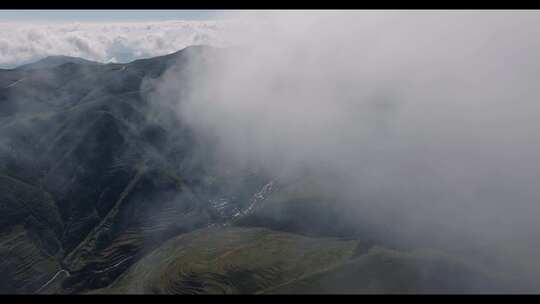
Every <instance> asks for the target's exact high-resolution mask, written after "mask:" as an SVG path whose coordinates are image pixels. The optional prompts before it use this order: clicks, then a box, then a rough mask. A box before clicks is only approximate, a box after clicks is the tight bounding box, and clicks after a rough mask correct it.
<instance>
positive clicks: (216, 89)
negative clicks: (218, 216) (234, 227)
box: [168, 11, 540, 274]
mask: <svg viewBox="0 0 540 304" xmlns="http://www.w3.org/2000/svg"><path fill="white" fill-rule="evenodd" d="M242 17H246V18H247V19H249V20H251V21H253V22H252V23H251V25H250V26H249V27H245V28H244V30H243V31H241V32H238V33H237V34H238V35H237V36H236V37H235V38H236V41H237V42H241V43H240V44H241V45H242V46H243V47H242V48H238V49H235V50H230V51H229V52H228V53H227V55H226V56H225V57H224V60H223V61H221V63H220V64H217V63H216V64H214V65H213V66H212V67H210V71H208V72H204V73H203V72H199V73H197V74H194V75H192V77H199V80H198V84H199V85H197V86H194V87H192V90H191V92H190V94H189V96H188V97H187V98H186V95H185V92H182V95H181V97H179V99H180V101H181V105H180V107H179V115H180V116H181V117H182V119H183V120H184V121H186V122H187V123H189V124H190V125H191V126H192V127H193V128H194V129H195V130H197V131H198V132H199V133H200V134H207V135H208V136H209V138H215V139H217V140H218V141H219V147H220V150H221V152H222V155H224V159H227V161H232V160H236V161H237V162H238V163H252V164H257V165H262V166H264V167H266V169H267V171H268V172H269V173H270V174H271V175H275V176H290V175H297V176H299V175H300V176H301V172H302V171H301V169H302V168H305V167H308V168H310V169H311V172H316V173H315V175H316V176H319V178H320V180H321V181H324V183H326V184H327V185H330V186H333V187H334V188H335V189H336V191H339V192H340V193H341V194H342V195H344V196H347V197H349V198H356V199H357V200H358V201H359V202H362V206H365V204H366V202H367V203H368V204H372V205H374V206H375V205H376V206H380V207H384V208H386V209H389V210H394V211H395V212H394V215H395V218H387V219H386V220H387V223H388V225H394V226H395V225H399V224H398V223H407V225H410V226H408V227H407V228H408V229H411V230H412V231H415V232H414V233H413V236H414V237H417V238H424V237H428V236H429V237H431V238H436V239H437V238H440V239H444V238H448V239H452V236H448V235H447V233H448V231H459V233H460V234H456V236H457V235H467V236H468V237H470V238H472V239H475V240H477V241H478V243H483V242H487V243H489V244H492V245H490V246H489V248H488V249H487V251H488V252H489V253H490V254H493V255H498V256H499V257H500V258H501V259H503V260H504V261H505V263H506V264H507V266H508V265H515V264H521V265H520V266H523V268H520V269H522V270H523V269H527V268H528V269H527V270H528V271H533V270H534V271H533V272H536V274H538V273H539V271H540V269H537V267H535V266H532V265H535V264H536V263H535V262H534V261H535V257H536V256H537V255H538V253H540V239H539V238H538V237H537V235H538V233H537V232H538V230H539V228H540V226H539V225H538V215H540V204H539V201H540V190H539V189H540V188H539V182H540V162H539V161H538V158H539V155H540V141H539V139H538V129H539V127H540V123H539V122H538V116H539V115H540V104H539V103H538V98H539V97H540V78H539V75H540V60H538V59H539V56H540V39H539V38H538V35H537V33H536V32H537V29H538V28H540V13H538V12H519V11H518V12H505V11H491V12H482V11H476V12H467V11H461V12H445V11H437V12H414V11H401V12H393V11H390V12H379V11H365V12H340V11H332V12H324V11H321V12H269V13H254V14H253V15H249V14H247V15H244V16H242ZM252 17H253V18H252ZM173 76H174V75H169V77H173ZM168 83H169V84H174V83H175V82H174V81H171V80H169V81H168ZM169 92H170V91H169ZM336 175H341V176H345V177H346V178H345V179H340V180H339V183H337V182H336V183H334V181H335V180H334V179H333V178H331V177H332V176H336ZM345 212H346V210H345ZM365 212H369V211H368V210H367V209H366V210H365ZM427 223H435V224H436V225H437V226H440V227H446V228H445V229H446V230H437V229H433V228H434V227H437V226H433V227H432V226H430V225H429V224H427ZM426 227H427V228H426ZM404 228H405V226H404ZM430 229H431V230H430ZM454 239H456V238H454ZM457 239H459V238H457ZM460 246H461V244H459V243H453V244H449V247H456V248H457V247H460Z"/></svg>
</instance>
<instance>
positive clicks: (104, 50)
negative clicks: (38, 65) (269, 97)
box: [0, 20, 230, 68]
mask: <svg viewBox="0 0 540 304" xmlns="http://www.w3.org/2000/svg"><path fill="white" fill-rule="evenodd" d="M229 24H230V23H228V22H227V21H224V20H222V21H162V22H131V23H64V24H58V23H49V24H37V23H34V24H26V23H17V22H7V23H0V67H1V68H13V67H16V66H18V65H20V64H24V63H28V62H31V61H35V60H39V59H41V58H44V57H46V56H49V55H65V56H74V57H81V58H84V59H88V60H94V61H99V62H129V61H132V60H135V59H139V58H146V57H153V56H159V55H165V54H168V53H172V52H175V51H178V50H180V49H182V48H184V47H186V46H189V45H199V44H208V45H214V46H222V45H223V44H224V43H225V41H224V39H223V38H224V36H223V35H220V34H219V33H220V32H221V31H222V30H224V29H225V28H227V26H228V25H229Z"/></svg>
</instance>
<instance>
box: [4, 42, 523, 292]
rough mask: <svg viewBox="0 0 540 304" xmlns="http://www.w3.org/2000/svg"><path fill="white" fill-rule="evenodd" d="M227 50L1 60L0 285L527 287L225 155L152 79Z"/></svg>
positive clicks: (16, 288)
mask: <svg viewBox="0 0 540 304" xmlns="http://www.w3.org/2000/svg"><path fill="white" fill-rule="evenodd" d="M219 52H220V50H219V49H215V48H211V47H204V46H194V47H188V48H186V49H183V50H181V51H179V52H176V53H173V54H170V55H166V56H160V57H155V58H150V59H141V60H136V61H133V62H130V63H127V64H115V63H110V64H102V63H96V62H92V61H88V60H84V59H80V58H73V57H66V56H53V57H47V58H45V59H43V60H40V61H37V62H35V63H31V64H26V65H24V66H20V67H18V68H15V69H10V70H0V257H1V259H0V273H2V280H0V293H181V294H183V293H187V294H191V293H416V292H420V293H422V292H423V293H426V292H427V293H437V292H441V293H448V292H487V291H502V292H507V291H514V290H516V289H515V286H513V284H512V282H511V281H509V280H508V279H507V278H506V277H501V276H500V275H499V274H494V273H491V272H490V271H489V269H484V268H481V267H477V266H476V265H471V263H469V261H464V260H462V259H461V258H457V257H454V256H452V255H450V254H447V253H444V252H440V251H436V250H432V251H421V250H420V251H419V250H415V249H411V248H407V247H406V246H402V244H398V243H396V242H392V241H391V240H390V239H388V238H385V236H384V235H383V234H378V233H376V230H375V229H371V228H370V227H371V226H370V225H369V223H368V222H365V223H358V221H359V219H361V217H354V216H353V214H351V215H350V217H344V216H343V213H340V212H337V211H336V210H335V208H337V207H336V204H334V201H335V200H336V198H333V197H331V196H325V195H324V194H321V193H320V192H318V191H317V189H318V187H317V185H316V184H313V183H311V182H310V181H309V179H308V178H306V179H301V180H298V181H296V182H288V183H284V182H280V181H276V180H273V179H271V178H269V177H266V176H264V174H262V173H260V172H259V171H258V170H257V169H256V168H252V169H250V170H236V171H235V170H234V168H233V169H231V168H228V167H227V164H222V163H219V162H218V161H216V158H214V157H212V156H213V154H212V153H213V147H212V145H211V143H210V144H209V143H202V142H201V141H199V140H198V138H197V137H196V135H195V134H194V133H193V130H191V129H190V128H189V127H188V126H186V125H185V124H184V123H183V122H182V121H181V120H180V119H179V118H178V116H177V115H175V109H173V108H171V107H175V106H176V105H175V104H174V103H159V102H156V99H155V98H151V96H153V95H152V94H153V93H154V92H155V90H156V88H155V86H154V85H153V84H154V83H155V82H153V81H152V80H158V79H160V77H162V76H163V74H164V73H165V72H166V71H168V70H171V69H174V70H175V71H176V72H177V73H180V74H182V73H184V74H185V75H184V78H181V79H186V81H189V79H190V78H189V71H188V69H186V67H187V64H188V63H189V64H190V67H195V68H204V65H205V64H208V62H209V61H207V60H205V59H208V58H217V57H218V56H219ZM178 85H179V86H182V85H185V83H179V84H178ZM178 102H181V101H178Z"/></svg>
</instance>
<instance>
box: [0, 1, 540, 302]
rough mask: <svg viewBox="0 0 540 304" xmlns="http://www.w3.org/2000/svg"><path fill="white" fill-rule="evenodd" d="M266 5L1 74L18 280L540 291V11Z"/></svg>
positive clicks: (2, 224) (6, 245)
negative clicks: (142, 42) (191, 32)
mask: <svg viewBox="0 0 540 304" xmlns="http://www.w3.org/2000/svg"><path fill="white" fill-rule="evenodd" d="M248 17H254V20H256V22H255V21H254V22H253V23H251V24H252V26H249V27H242V28H241V29H242V30H241V31H239V32H238V31H237V32H235V31H232V32H230V33H229V36H227V39H231V38H233V39H234V40H235V41H238V45H236V46H235V47H226V48H224V47H214V46H208V45H204V46H203V45H194V46H189V47H186V48H183V47H180V48H178V49H180V50H179V51H174V52H172V51H171V52H170V53H169V54H167V55H163V56H157V57H151V58H145V59H139V60H135V61H131V62H128V63H112V62H111V63H106V61H107V60H103V58H105V57H103V56H101V55H100V56H94V57H92V56H82V57H83V58H84V59H83V58H80V57H71V55H70V54H72V53H70V52H65V55H63V56H58V55H54V56H49V57H45V58H43V59H39V60H37V61H34V62H31V63H28V64H24V65H20V66H18V67H13V68H10V69H4V70H0V256H1V257H2V259H1V262H0V270H1V273H2V274H3V277H2V278H3V280H0V293H61V294H69V293H174V294H194V293H195V294H199V293H486V292H489V293H512V292H529V293H530V292H532V293H534V292H538V290H539V289H540V286H539V284H538V283H537V282H539V281H538V278H540V273H539V270H540V269H538V267H537V266H536V263H535V259H536V256H537V254H538V253H539V251H540V239H538V237H537V236H536V231H537V230H538V229H537V228H538V224H537V220H536V218H537V215H538V214H539V213H538V212H539V211H540V207H539V205H538V204H537V203H536V201H537V199H538V198H539V194H540V192H538V190H537V182H538V172H539V171H538V169H539V168H538V162H537V161H536V159H537V157H538V156H537V155H538V153H537V152H539V151H538V147H540V146H538V144H537V141H535V140H534V139H535V136H536V135H535V134H536V133H535V132H534V131H535V130H536V128H537V122H536V116H535V115H536V114H537V113H538V106H537V104H536V103H535V102H534V101H535V100H536V97H537V96H538V93H539V92H538V88H539V87H538V86H537V81H538V77H537V76H538V71H540V66H539V65H538V63H537V60H535V59H536V57H537V56H538V54H540V53H539V52H538V51H540V40H538V39H536V37H535V35H534V30H535V29H536V28H537V27H538V26H540V17H539V15H538V14H537V13H535V12H532V13H529V12H520V13H512V12H493V13H486V12H474V13H473V12H461V13H451V12H431V13H420V12H385V13H384V14H382V13H380V12H351V13H346V12H339V11H336V12H312V13H309V14H305V12H287V13H286V12H280V13H256V14H253V15H249V16H248ZM248 22H249V18H248ZM248 24H249V23H248ZM96 26H97V25H96ZM148 26H150V25H148ZM185 26H187V25H185ZM101 27H103V26H101ZM124 30H126V29H122V31H124ZM139 30H141V29H140V28H138V27H137V29H136V30H134V32H138V31H139ZM209 30H210V31H213V30H212V29H209ZM111 31H112V30H111ZM126 31H127V30H126ZM221 37H222V38H224V37H225V36H221ZM1 45H2V44H0V47H1ZM96 45H99V44H96ZM94 46H95V45H94ZM170 47H171V48H172V47H173V45H172V44H171V46H170ZM144 49H145V48H144V47H143V48H141V50H142V51H144ZM159 49H160V50H161V51H163V50H168V49H169V48H168V47H167V48H159ZM147 54H148V55H149V56H150V55H151V54H154V53H152V52H148V53H147ZM68 55H69V56H68ZM126 58H128V57H126ZM129 58H131V57H129ZM93 60H96V61H93ZM130 60H131V59H129V60H128V59H126V61H130Z"/></svg>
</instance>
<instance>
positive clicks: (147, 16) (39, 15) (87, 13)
mask: <svg viewBox="0 0 540 304" xmlns="http://www.w3.org/2000/svg"><path fill="white" fill-rule="evenodd" d="M221 14H222V12H221V11H219V10H0V20H2V21H24V22H37V21H40V22H43V21H46V22H114V21H165V20H208V19H216V18H219V17H220V15H221Z"/></svg>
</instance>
